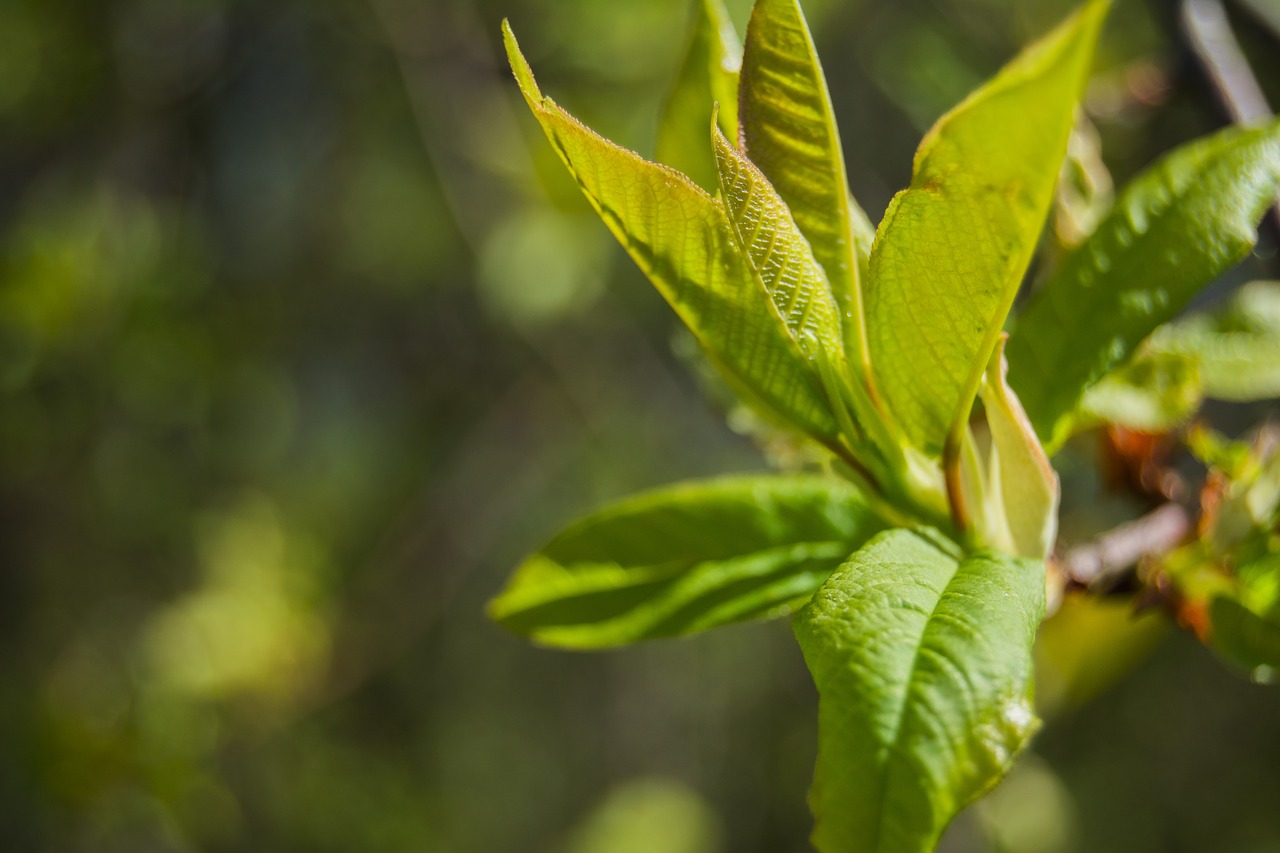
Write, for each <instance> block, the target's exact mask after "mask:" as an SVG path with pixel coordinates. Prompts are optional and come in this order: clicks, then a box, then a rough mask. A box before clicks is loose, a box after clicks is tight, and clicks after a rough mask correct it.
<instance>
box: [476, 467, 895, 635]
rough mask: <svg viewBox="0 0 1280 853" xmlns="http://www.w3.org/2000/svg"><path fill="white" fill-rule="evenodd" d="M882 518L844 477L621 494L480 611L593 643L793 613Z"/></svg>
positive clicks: (526, 630)
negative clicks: (486, 609)
mask: <svg viewBox="0 0 1280 853" xmlns="http://www.w3.org/2000/svg"><path fill="white" fill-rule="evenodd" d="M885 526H886V525H885V522H884V521H883V520H882V519H881V518H880V517H879V516H878V515H877V514H876V513H875V512H874V511H873V510H872V509H871V508H870V507H869V506H868V505H867V503H866V501H865V500H864V499H863V497H862V496H861V494H860V493H859V492H858V491H857V490H856V489H855V488H854V487H853V486H851V485H849V484H848V483H846V482H844V481H841V480H836V479H834V478H828V477H817V476H755V477H752V476H742V477H732V478H724V479H720V480H712V481H708V482H701V483H689V484H684V485H680V486H675V487H670V488H665V489H660V490H657V491H653V492H649V493H647V494H643V495H638V496H636V497H633V498H630V499H628V500H624V501H622V502H620V503H617V504H614V505H613V506H610V507H607V508H605V509H603V510H601V511H599V512H597V513H595V514H593V515H591V516H589V517H588V518H586V519H584V520H582V521H579V522H578V523H576V524H574V525H572V526H570V527H569V528H568V529H566V530H565V531H564V532H563V533H561V534H560V535H559V536H557V537H556V538H555V539H553V540H552V541H551V543H550V544H549V545H547V547H545V548H543V549H542V550H541V551H539V552H538V553H537V554H535V555H534V556H532V557H530V558H529V559H528V560H526V561H525V562H524V563H523V564H522V565H521V566H520V568H519V569H518V570H517V571H516V573H515V575H514V576H513V577H512V579H511V581H510V583H509V584H508V585H507V587H506V589H505V590H503V592H502V594H501V595H499V596H498V598H496V599H495V600H494V601H493V603H492V604H491V605H490V611H489V612H490V614H491V615H492V616H493V617H494V618H495V619H497V620H498V621H499V622H501V623H502V624H504V625H505V626H507V627H508V628H510V629H512V630H514V631H517V632H519V633H522V634H527V635H528V636H530V637H532V638H533V639H534V640H537V641H538V642H541V643H545V644H547V645H553V646H563V647H567V648H579V649H590V648H602V647H606V646H614V645H619V644H622V643H629V642H635V641H637V640H643V639H649V638H653V637H665V636H672V635H677V634H688V633H693V632H695V631H701V630H705V629H707V628H712V627H715V626H717V625H723V624H727V623H731V622H739V621H743V620H746V619H759V618H772V617H777V616H782V615H786V614H789V613H791V612H792V611H793V610H794V609H795V608H796V607H798V606H799V605H801V604H803V603H804V602H805V601H807V600H808V599H809V597H810V596H811V595H812V594H813V591H814V590H815V589H817V588H818V585H819V584H821V583H822V581H823V580H825V579H826V578H827V576H828V575H830V574H831V572H832V570H833V569H835V568H836V566H838V565H839V564H840V562H841V561H842V560H844V559H845V557H846V556H847V555H848V554H849V552H850V551H852V550H854V549H856V548H858V547H860V546H861V545H862V544H863V543H864V542H866V540H867V539H869V538H870V537H871V536H873V535H874V534H876V533H878V532H880V531H881V530H883V529H884V528H885Z"/></svg>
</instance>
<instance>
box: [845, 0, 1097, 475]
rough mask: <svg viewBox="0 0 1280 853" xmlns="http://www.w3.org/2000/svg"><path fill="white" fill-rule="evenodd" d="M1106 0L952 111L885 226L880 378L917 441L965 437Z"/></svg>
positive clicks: (880, 261) (874, 295) (928, 445)
mask: <svg viewBox="0 0 1280 853" xmlns="http://www.w3.org/2000/svg"><path fill="white" fill-rule="evenodd" d="M1105 11H1106V5H1105V4H1104V3H1102V2H1092V3H1089V4H1088V5H1086V6H1085V7H1084V8H1083V9H1081V10H1080V11H1079V12H1078V13H1076V14H1075V15H1074V16H1072V17H1071V18H1069V19H1068V20H1067V21H1065V22H1064V23H1063V24H1061V25H1059V26H1058V28H1057V29H1055V30H1054V31H1053V32H1052V33H1050V34H1049V35H1048V36H1046V37H1045V38H1043V39H1041V40H1040V41H1038V42H1036V43H1035V44H1033V45H1031V46H1030V47H1028V48H1026V49H1025V50H1024V51H1023V52H1022V53H1021V54H1020V55H1019V56H1018V57H1017V58H1016V59H1014V60H1013V61H1012V62H1011V63H1010V64H1009V65H1007V66H1006V67H1005V68H1004V69H1003V70H1002V71H1001V72H1000V73H999V74H997V75H996V77H994V78H993V79H992V80H991V81H990V82H988V83H986V84H985V85H984V86H982V87H981V88H979V89H978V90H977V91H975V92H974V93H973V94H972V95H970V96H969V97H968V98H967V99H965V100H964V101H963V102H962V103H961V104H960V105H959V106H957V107H955V108H954V109H953V110H951V112H949V113H947V114H946V115H945V116H943V117H942V118H941V119H940V120H939V121H938V123H937V124H936V125H935V126H934V127H933V129H932V130H930V131H929V133H928V134H926V136H925V138H924V140H923V141H922V142H921V143H920V149H919V150H918V151H917V152H916V160H915V168H914V171H913V174H912V179H911V186H910V188H908V189H907V190H905V191H903V192H901V193H898V195H897V196H895V197H894V199H893V201H892V202H890V204H889V209H888V211H887V212H886V213H885V217H884V219H883V220H882V221H881V223H880V228H879V230H878V231H877V233H876V243H875V247H874V248H873V250H872V253H871V270H870V281H869V282H868V289H867V326H868V330H869V332H868V340H869V343H870V350H871V363H872V365H873V366H874V368H875V375H876V385H877V387H878V390H879V392H880V395H881V397H882V399H883V400H884V401H885V402H886V403H887V404H888V407H889V411H890V413H891V414H892V415H893V417H894V418H895V419H896V421H897V422H898V424H899V426H900V427H901V429H902V430H903V432H904V433H905V435H906V437H907V438H908V440H910V441H911V442H912V443H913V444H914V445H915V446H917V447H919V448H921V449H922V450H924V451H925V452H927V453H931V454H937V453H939V452H941V450H942V448H943V444H944V441H945V440H946V438H947V436H948V434H949V433H951V434H952V435H953V437H955V438H958V436H959V430H960V428H961V425H963V423H964V422H965V420H966V419H967V416H968V413H969V409H970V407H971V405H972V403H973V398H974V395H975V394H976V393H977V389H978V383H979V381H980V379H981V377H982V373H983V371H984V370H985V369H986V366H987V362H988V360H989V359H990V357H991V352H992V350H993V349H994V347H995V344H996V338H997V336H998V335H999V334H1000V331H1001V327H1002V326H1003V324H1004V320H1005V316H1006V315H1007V314H1008V312H1009V307H1010V306H1011V305H1012V304H1013V298H1014V296H1015V295H1016V293H1017V290H1018V287H1019V285H1020V283H1021V281H1022V277H1023V275H1024V273H1025V272H1026V269H1027V266H1028V264H1029V263H1030V260H1031V256H1032V253H1033V252H1034V250H1035V246H1036V242H1037V238H1038V236H1039V234H1040V231H1041V229H1042V227H1043V225H1044V222H1045V218H1046V216H1047V214H1048V211H1049V205H1050V201H1051V200H1052V197H1053V189H1054V184H1055V183H1056V181H1057V178H1058V170H1059V166H1060V164H1061V163H1062V158H1063V155H1064V153H1065V151H1066V146H1067V137H1068V135H1069V134H1070V131H1071V125H1072V119H1073V116H1074V112H1075V108H1076V102H1077V101H1078V99H1079V96H1080V91H1081V88H1082V87H1083V85H1084V80H1085V76H1086V74H1087V72H1088V70H1089V64H1090V61H1091V58H1092V56H1093V47H1094V43H1095V41H1096V39H1097V33H1098V29H1099V27H1100V25H1101V23H1102V18H1103V16H1104V13H1105Z"/></svg>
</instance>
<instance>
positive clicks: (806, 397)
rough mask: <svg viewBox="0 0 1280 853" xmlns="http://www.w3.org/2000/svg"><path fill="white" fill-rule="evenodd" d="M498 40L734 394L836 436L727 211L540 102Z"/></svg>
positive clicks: (563, 150)
mask: <svg viewBox="0 0 1280 853" xmlns="http://www.w3.org/2000/svg"><path fill="white" fill-rule="evenodd" d="M504 37H505V39H506V45H507V52H508V57H509V58H510V60H511V66H512V69H513V70H514V71H515V75H516V79H517V81H518V82H519V83H520V89H521V91H522V92H523V93H524V96H525V100H526V101H528V103H529V107H530V109H531V110H532V111H533V113H534V115H535V116H536V117H537V119H538V122H539V123H540V124H541V125H542V128H543V130H544V131H545V132H546V134H547V138H548V139H550V140H551V143H552V145H553V146H554V147H555V149H556V151H557V152H558V153H559V154H560V156H561V158H562V159H563V160H564V162H565V164H566V165H567V166H568V167H569V171H570V172H572V173H573V176H574V178H575V179H576V180H577V181H578V185H579V186H580V187H581V188H582V191H583V193H584V194H585V195H586V197H587V199H588V200H589V201H590V202H591V204H592V206H593V207H595V209H596V211H597V212H598V213H599V214H600V217H601V218H602V219H603V220H604V222H605V224H606V225H608V227H609V229H610V230H611V231H612V232H613V234H614V236H616V237H617V238H618V240H619V242H621V243H622V245H623V247H624V248H625V249H626V250H627V252H628V254H630V255H631V258H632V260H634V261H635V262H636V264H637V265H638V266H639V267H640V269H641V270H643V271H644V273H645V274H646V275H647V276H648V277H649V280H650V281H652V282H653V284H654V286H655V287H656V288H657V289H658V291H659V292H660V293H661V294H662V295H663V297H664V298H665V299H666V300H667V302H668V303H670V305H671V307H672V308H674V309H675V311H676V313H677V314H678V315H679V316H680V319H681V320H683V321H684V323H685V325H686V326H688V327H689V329H690V331H692V332H693V334H694V336H695V337H696V338H697V339H698V342H699V343H700V344H701V345H702V347H703V349H704V350H705V351H706V352H707V354H708V356H709V357H710V358H711V360H712V361H713V362H714V363H715V364H716V366H717V367H718V368H719V369H721V370H722V371H724V372H725V373H726V374H727V378H728V379H729V381H730V382H731V384H733V385H734V387H735V389H737V390H739V391H741V392H743V393H744V394H745V395H747V396H748V397H749V398H750V399H751V400H752V401H753V402H755V403H757V404H759V405H762V406H763V407H765V408H766V410H768V411H769V412H771V413H772V414H774V415H776V416H778V417H779V419H781V420H790V421H793V422H794V423H795V424H796V425H797V426H799V427H800V428H801V429H803V430H806V431H808V432H809V433H810V434H813V435H815V436H817V437H819V438H827V439H830V438H831V437H832V436H834V435H836V433H837V432H838V426H837V424H836V421H835V418H834V416H833V415H832V414H831V412H830V411H829V409H828V407H827V403H826V401H825V398H824V396H823V392H822V390H821V387H820V385H819V382H818V380H817V379H816V378H815V377H814V375H813V374H812V373H811V371H810V370H809V367H808V365H807V364H806V363H805V362H804V360H803V358H801V357H800V355H799V353H798V351H797V350H796V348H795V345H794V343H793V342H792V341H791V340H790V338H789V336H788V334H787V330H786V326H785V325H784V324H783V323H782V321H781V319H780V318H779V316H778V314H777V311H776V310H775V309H774V307H773V305H772V303H771V302H770V300H769V297H768V295H767V294H766V293H765V292H764V291H763V290H762V289H761V288H760V287H759V286H758V284H757V283H756V281H755V280H754V278H753V277H752V275H751V272H750V271H749V270H748V269H747V267H746V262H745V261H744V259H743V258H742V257H741V255H740V254H739V253H738V251H737V249H736V247H735V245H734V242H733V235H732V232H731V229H730V227H729V223H728V220H727V219H726V217H725V212H724V208H723V206H722V205H721V204H720V203H719V202H718V201H716V200H715V199H714V198H712V197H711V196H709V195H707V194H706V193H705V192H703V191H702V190H700V189H698V188H697V187H696V186H695V185H694V184H693V183H691V182H690V181H689V180H688V179H687V178H686V177H685V176H684V175H681V174H680V173H679V172H676V171H675V170H673V169H670V168H667V167H665V166H659V165H658V164H656V163H650V162H648V161H646V160H644V159H643V158H641V157H640V156H639V155H637V154H635V153H633V152H631V151H628V150H627V149H625V148H621V147H619V146H617V145H614V144H613V143H611V142H609V141H608V140H606V139H604V138H603V137H601V136H599V135H597V134H596V133H594V132H592V131H591V130H589V129H588V128H587V127H585V126H584V125H583V124H581V123H580V122H579V121H577V120H576V119H574V118H573V117H572V116H570V115H569V114H568V113H566V112H565V111H564V110H563V109H561V108H560V107H559V106H558V105H557V104H556V103H555V102H554V101H552V100H551V99H550V98H547V97H544V96H543V95H542V93H541V91H539V89H538V86H537V83H536V82H534V79H533V72H532V71H531V70H530V68H529V65H528V63H527V62H526V61H525V59H524V57H523V56H522V55H521V54H520V49H519V47H518V45H517V44H516V40H515V36H514V35H512V33H511V29H510V27H507V26H505V25H504Z"/></svg>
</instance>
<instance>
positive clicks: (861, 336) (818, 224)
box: [738, 0, 874, 373]
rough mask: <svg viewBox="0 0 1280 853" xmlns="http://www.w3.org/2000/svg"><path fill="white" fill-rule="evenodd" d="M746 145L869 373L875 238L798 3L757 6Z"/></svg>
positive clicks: (745, 105) (750, 38)
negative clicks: (867, 293)
mask: <svg viewBox="0 0 1280 853" xmlns="http://www.w3.org/2000/svg"><path fill="white" fill-rule="evenodd" d="M738 117H739V122H740V127H741V131H740V135H741V138H740V144H741V146H742V149H743V150H744V151H745V152H746V154H747V155H748V156H749V157H750V158H751V160H752V162H754V163H755V164H756V165H758V166H759V167H760V170H761V171H762V172H763V173H764V174H765V175H766V176H767V177H768V179H769V181H770V183H772V184H773V186H774V187H776V188H777V190H778V194H779V195H780V196H781V197H782V199H783V200H784V201H785V202H786V203H787V205H788V207H790V209H791V212H792V214H793V215H794V217H795V221H796V224H797V225H798V226H799V228H800V231H801V233H803V234H804V236H805V238H806V239H807V240H808V241H809V244H810V245H811V246H812V248H813V254H814V257H815V258H816V259H817V260H818V263H819V264H820V265H821V266H822V268H823V270H824V271H825V273H826V275H827V279H828V281H829V282H830V285H831V290H832V293H833V295H834V296H835V298H836V301H837V302H838V303H839V305H840V308H841V316H842V326H843V333H844V336H845V341H846V346H847V352H848V355H849V360H850V362H851V363H852V364H855V365H859V366H860V367H861V368H862V370H863V372H864V373H865V372H868V370H869V364H870V362H869V361H868V357H867V350H866V333H865V331H864V325H865V320H864V312H863V296H862V287H863V285H862V282H861V277H860V271H861V269H862V268H864V267H865V263H866V258H867V255H866V254H865V253H861V252H860V251H859V249H860V247H868V248H869V246H870V240H869V239H868V237H869V236H870V235H871V234H872V233H874V229H873V228H872V226H871V223H870V222H869V221H868V219H867V215H866V214H865V213H864V212H863V211H862V208H861V207H859V206H858V203H857V202H856V201H854V199H853V196H852V195H851V194H850V192H849V188H848V176H847V174H846V169H845V161H844V152H843V149H842V148H841V143H840V133H839V131H838V129H837V128H836V121H835V113H834V111H833V109H832V107H831V95H830V93H829V92H828V90H827V83H826V77H825V75H824V74H823V71H822V64H821V62H820V61H819V60H818V54H817V50H816V48H815V47H814V43H813V36H812V34H811V33H810V32H809V25H808V23H807V22H806V21H805V18H804V13H803V12H802V11H801V9H800V4H799V3H798V2H797V0H758V2H756V4H755V6H754V8H753V9H752V13H751V20H750V23H749V24H748V25H747V35H746V39H745V44H744V46H743V55H742V72H741V82H740V86H739V107H738Z"/></svg>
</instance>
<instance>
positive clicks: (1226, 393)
mask: <svg viewBox="0 0 1280 853" xmlns="http://www.w3.org/2000/svg"><path fill="white" fill-rule="evenodd" d="M1150 346H1151V349H1152V350H1154V351H1155V352H1159V353H1166V354H1168V355H1171V356H1181V357H1184V358H1188V359H1190V360H1192V361H1194V362H1195V363H1196V364H1197V365H1199V373H1200V378H1201V379H1202V381H1203V384H1204V393H1205V396H1207V397H1212V398H1214V399H1218V400H1231V401H1236V402H1248V401H1251V400H1267V399H1271V398H1275V397H1280V283H1276V282H1262V281H1255V282H1252V283H1250V284H1247V285H1245V286H1244V287H1242V288H1240V290H1238V291H1237V292H1236V294H1235V295H1234V296H1233V297H1232V298H1231V300H1230V301H1229V302H1228V303H1227V304H1226V305H1225V306H1223V307H1222V308H1220V309H1218V310H1216V311H1212V312H1207V313H1202V314H1196V315H1194V316H1191V317H1187V318H1185V319H1182V320H1175V321H1174V322H1172V323H1168V324H1166V325H1164V326H1161V327H1160V328H1159V329H1157V330H1156V332H1155V334H1153V335H1152V336H1151V341H1150ZM1104 382H1105V380H1104Z"/></svg>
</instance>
